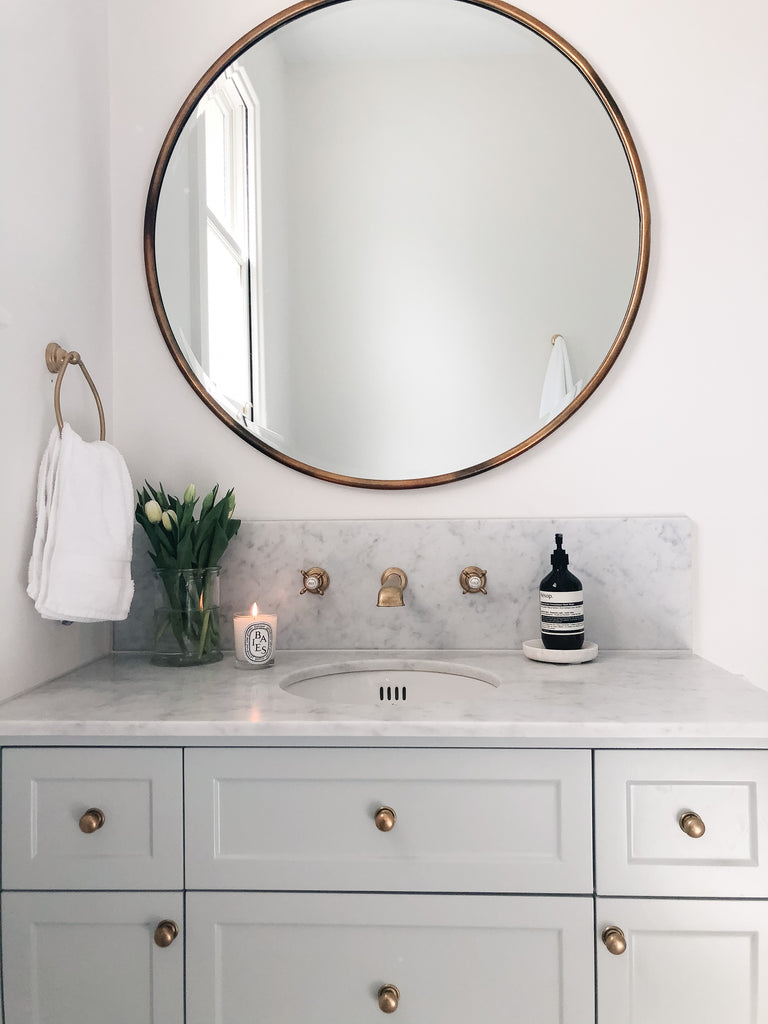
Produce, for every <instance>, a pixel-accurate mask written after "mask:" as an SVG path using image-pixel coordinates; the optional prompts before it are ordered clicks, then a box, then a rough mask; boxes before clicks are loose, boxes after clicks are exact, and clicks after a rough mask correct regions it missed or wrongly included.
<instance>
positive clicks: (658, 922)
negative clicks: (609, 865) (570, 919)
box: [597, 899, 768, 1024]
mask: <svg viewBox="0 0 768 1024" xmlns="http://www.w3.org/2000/svg"><path fill="white" fill-rule="evenodd" d="M611 926H614V927H619V928H621V930H622V932H623V933H624V937H625V940H626V950H625V951H624V952H623V953H621V954H620V955H614V954H611V953H610V952H609V951H608V949H607V948H606V947H605V945H604V944H603V943H602V942H601V941H600V937H601V936H602V935H603V933H604V930H605V929H606V928H607V927H611ZM597 931H598V942H597V1004H598V1020H600V1021H610V1024H681V1022H684V1021H695V1022H696V1024H726V1022H727V1024H761V1022H763V1021H766V1020H768V904H766V903H765V902H764V901H762V900H760V901H758V900H739V901H733V902H731V901H728V900H638V899H598V901H597Z"/></svg>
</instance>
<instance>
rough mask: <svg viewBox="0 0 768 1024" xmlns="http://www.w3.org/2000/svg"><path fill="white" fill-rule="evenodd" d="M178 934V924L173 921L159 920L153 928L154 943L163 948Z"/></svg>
mask: <svg viewBox="0 0 768 1024" xmlns="http://www.w3.org/2000/svg"><path fill="white" fill-rule="evenodd" d="M178 934H179V926H178V925H177V924H176V922H175V921H161V922H160V924H159V925H158V926H157V928H155V945H156V946H161V947H162V948H163V949H165V947H166V946H170V944H171V943H172V942H173V940H174V939H175V938H177V936H178Z"/></svg>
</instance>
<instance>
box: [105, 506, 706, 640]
mask: <svg viewBox="0 0 768 1024" xmlns="http://www.w3.org/2000/svg"><path fill="white" fill-rule="evenodd" d="M556 531H559V532H561V533H563V534H564V536H565V547H566V549H567V550H568V552H569V555H570V559H571V568H572V570H573V571H574V572H575V573H576V575H577V576H578V577H579V578H580V579H581V581H582V583H583V585H584V606H585V614H586V620H587V638H588V639H590V640H593V641H595V642H596V643H597V644H598V645H599V647H600V650H601V651H602V650H686V649H688V648H690V646H691V579H692V568H691V566H692V559H691V548H692V531H691V522H690V520H689V519H687V518H686V517H684V516H677V517H666V518H651V517H649V518H643V517H628V518H610V517H606V518H594V519H456V520H450V519H435V520H428V519H423V520H372V521H352V520H350V521H340V522H336V521H304V522H293V521H288V522H244V523H243V524H242V526H241V528H240V533H239V534H238V536H237V537H235V538H234V540H233V541H232V542H231V544H230V547H229V550H228V551H227V552H226V554H225V556H224V559H223V568H222V583H221V595H222V644H223V647H224V648H225V649H227V650H232V647H233V636H232V615H233V612H235V611H244V610H246V609H247V608H249V607H250V606H251V604H252V603H253V602H254V601H258V602H259V605H260V606H261V608H262V610H263V611H267V612H276V613H277V615H278V637H277V647H278V650H333V649H345V650H354V649H374V650H387V649H390V648H398V649H414V650H422V649H427V648H429V649H441V650H470V649H483V650H485V649H488V650H511V649H516V648H519V647H520V645H521V643H522V642H523V641H524V640H529V639H531V638H534V637H536V636H538V634H539V618H538V587H539V583H540V581H541V579H542V577H543V576H545V575H546V574H547V573H548V572H549V570H550V563H549V556H550V554H551V551H552V548H553V547H554V534H555V532H556ZM134 546H135V550H136V554H135V556H134V576H135V579H136V596H135V598H134V602H133V608H132V610H131V614H130V616H129V618H128V620H127V621H126V622H125V623H117V624H116V626H115V643H114V647H115V650H117V651H141V650H147V649H148V648H149V647H150V646H151V641H150V637H151V617H152V579H151V573H150V570H151V563H150V561H149V558H148V557H147V555H146V553H145V548H146V540H145V539H144V537H143V535H142V533H141V532H140V531H137V533H136V538H135V544H134ZM468 565H477V566H480V567H481V568H482V569H486V570H487V571H488V595H487V596H484V595H482V594H472V595H463V594H462V592H461V587H460V586H459V573H460V572H461V570H462V569H463V568H465V567H466V566H468ZM311 566H321V567H323V568H324V569H326V570H327V571H328V573H329V574H330V577H331V585H330V588H329V589H328V592H327V593H326V594H325V595H324V596H323V597H317V596H313V595H310V594H304V595H303V596H299V591H300V589H301V586H302V578H301V574H300V570H301V569H308V568H310V567H311ZM389 566H399V567H401V568H402V569H404V570H405V572H406V573H407V575H408V587H407V590H406V592H405V607H404V608H377V607H376V595H377V592H378V588H379V582H380V578H381V574H382V572H383V571H384V569H386V568H388V567H389Z"/></svg>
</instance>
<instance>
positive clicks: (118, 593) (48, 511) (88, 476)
mask: <svg viewBox="0 0 768 1024" xmlns="http://www.w3.org/2000/svg"><path fill="white" fill-rule="evenodd" d="M132 536H133V489H132V485H131V478H130V476H129V475H128V469H127V467H126V465H125V462H124V461H123V457H122V456H121V455H120V453H119V452H118V451H117V449H116V448H113V447H112V445H111V444H107V442H106V441H90V442H86V441H83V439H82V438H81V437H79V436H78V435H77V434H76V433H75V431H74V430H72V428H71V427H70V426H69V424H68V423H65V424H64V429H63V430H62V432H61V438H59V437H58V429H57V428H54V430H53V432H52V434H51V438H50V440H49V442H48V448H47V449H46V452H45V454H44V455H43V460H42V462H41V465H40V473H39V477H38V494H37V530H36V532H35V540H34V543H33V547H32V557H31V559H30V563H29V586H28V587H27V593H28V594H29V596H30V597H31V598H32V599H33V600H34V601H35V608H36V609H37V610H38V611H39V612H40V614H41V615H42V616H43V618H45V619H66V620H69V621H71V622H105V621H119V620H121V619H124V618H125V617H126V616H127V615H128V610H129V608H130V606H131V599H132V597H133V581H132V579H131V539H132Z"/></svg>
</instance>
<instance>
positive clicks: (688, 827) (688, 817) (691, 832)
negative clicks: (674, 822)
mask: <svg viewBox="0 0 768 1024" xmlns="http://www.w3.org/2000/svg"><path fill="white" fill-rule="evenodd" d="M678 824H679V825H680V828H681V829H682V830H683V832H685V834H686V835H687V836H690V837H691V839H701V837H702V836H703V835H704V833H705V832H706V831H707V828H706V825H705V824H704V822H703V821H702V820H701V818H700V817H699V816H698V814H696V812H695V811H686V812H685V813H684V814H681V815H680V818H679V820H678Z"/></svg>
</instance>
